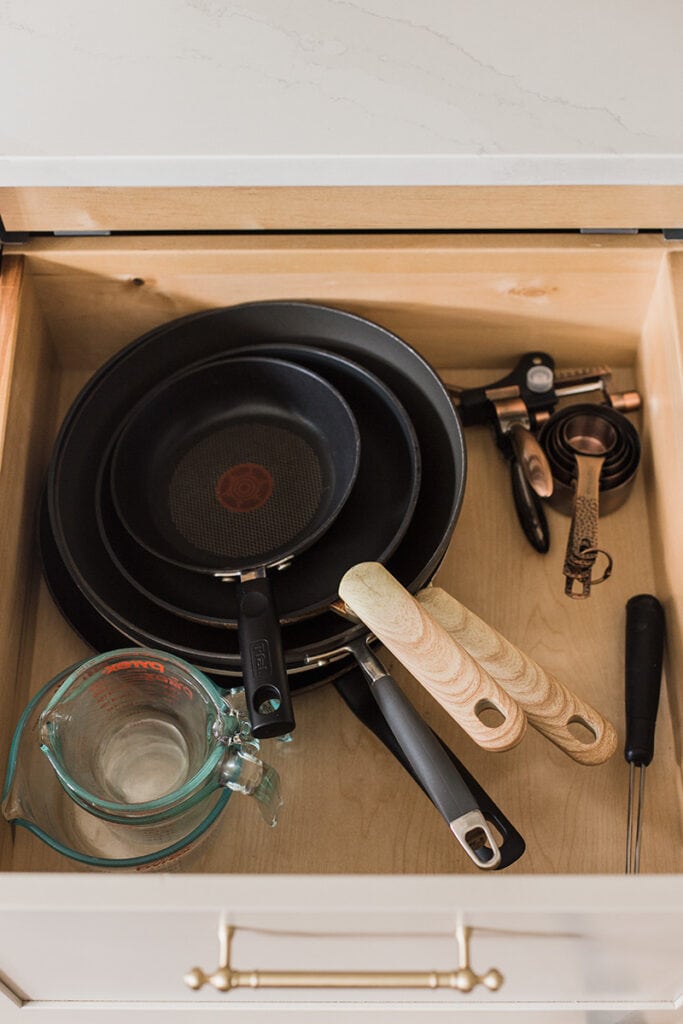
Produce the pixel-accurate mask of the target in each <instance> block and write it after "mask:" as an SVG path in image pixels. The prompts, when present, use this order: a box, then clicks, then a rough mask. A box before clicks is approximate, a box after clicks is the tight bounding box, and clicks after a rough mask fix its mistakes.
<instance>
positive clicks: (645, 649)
mask: <svg viewBox="0 0 683 1024" xmlns="http://www.w3.org/2000/svg"><path fill="white" fill-rule="evenodd" d="M664 632H665V622H664V609H663V608H662V606H661V604H660V603H659V601H658V600H657V598H656V597H653V595H652V594H636V595H635V597H632V598H630V600H629V601H628V602H627V604H626V687H625V696H626V745H625V747H624V757H625V758H626V761H627V762H628V763H629V764H635V765H648V764H649V763H650V761H651V760H652V757H653V755H654V750H655V724H656V721H657V709H658V706H659V691H660V688H661V681H662V661H663V656H664Z"/></svg>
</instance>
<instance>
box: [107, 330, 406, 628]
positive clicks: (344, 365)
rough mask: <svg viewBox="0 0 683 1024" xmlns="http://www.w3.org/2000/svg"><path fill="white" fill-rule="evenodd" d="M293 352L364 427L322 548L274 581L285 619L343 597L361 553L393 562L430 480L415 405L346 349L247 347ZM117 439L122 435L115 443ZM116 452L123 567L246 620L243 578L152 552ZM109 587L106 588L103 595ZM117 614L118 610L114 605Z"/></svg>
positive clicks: (169, 604)
mask: <svg viewBox="0 0 683 1024" xmlns="http://www.w3.org/2000/svg"><path fill="white" fill-rule="evenodd" d="M248 352H250V353H253V354H254V355H258V356H263V355H265V356H270V357H274V358H278V359H286V360H287V361H289V362H294V363H297V364H298V365H301V366H305V367H307V368H308V369H310V370H313V371H314V372H315V373H318V374H320V375H321V376H322V377H324V379H325V380H327V381H328V382H329V383H330V384H332V385H333V386H334V387H335V388H336V389H337V390H338V391H339V393H340V394H341V395H342V396H343V397H344V398H345V399H346V401H347V402H348V403H349V405H350V407H351V410H352V412H353V415H354V418H355V420H356V424H357V426H358V431H359V435H360V463H359V468H358V476H357V478H356V482H355V484H354V486H353V490H352V491H351V494H350V495H349V497H348V499H347V500H346V502H345V503H344V506H343V508H342V509H341V511H340V513H339V515H338V516H337V518H336V519H335V521H334V523H332V525H331V526H330V528H329V529H328V530H327V531H326V532H325V534H324V536H323V537H322V538H320V539H319V541H318V542H317V544H316V545H315V547H314V548H308V549H307V550H305V551H303V552H301V553H300V554H299V555H298V556H297V558H296V559H295V560H294V562H293V563H292V564H291V565H290V566H289V567H288V568H287V570H286V572H284V573H278V574H274V575H273V578H272V580H271V586H272V589H273V594H274V597H275V604H276V607H277V611H278V616H279V619H280V622H281V623H283V624H284V623H290V622H296V621H297V620H298V619H302V618H307V617H309V616H311V615H315V614H317V613H319V612H320V611H323V610H324V609H326V608H328V607H329V606H330V605H331V604H332V603H333V602H334V601H335V600H336V599H337V587H338V583H339V580H340V578H341V576H342V575H343V574H344V573H345V572H346V571H347V570H348V569H350V568H351V566H352V565H356V564H357V563H358V562H365V561H377V562H382V563H384V562H386V560H387V559H388V558H389V556H390V555H391V554H392V553H393V552H394V551H395V550H396V548H397V547H398V545H399V544H400V542H401V540H402V539H403V537H404V535H405V532H406V530H407V528H408V525H409V523H410V520H411V518H412V515H413V512H414V509H415V505H416V502H417V497H418V493H419V486H420V451H419V446H418V442H417V437H416V435H415V431H414V429H413V426H412V423H411V422H410V419H409V418H408V415H407V413H406V411H405V409H404V408H403V406H402V405H401V404H400V403H399V401H398V399H397V398H396V396H395V395H393V394H392V392H391V391H390V390H389V389H388V388H387V387H386V386H385V385H384V384H383V383H382V382H381V381H380V380H379V378H378V377H376V376H375V375H374V374H372V373H370V372H369V371H368V370H366V369H364V368H363V367H361V366H359V365H358V364H357V363H354V362H353V361H351V360H349V359H346V358H345V357H344V356H340V355H337V354H336V353H333V352H325V351H322V350H320V349H315V348H308V347H306V346H304V345H278V346H256V347H254V348H252V349H246V350H244V349H236V350H235V351H234V352H233V353H231V357H235V358H240V357H241V356H243V355H245V353H248ZM115 443H116V437H115V438H114V439H113V442H112V446H113V444H115ZM108 461H109V458H108V455H107V456H105V458H104V459H103V463H102V467H101V468H100V472H99V478H100V479H99V480H98V489H97V502H96V514H97V517H98V524H99V527H100V535H101V539H102V544H103V545H104V547H105V548H106V550H107V552H108V554H109V557H110V558H111V560H112V562H113V563H114V565H115V566H116V567H117V569H118V571H119V573H121V574H122V575H123V576H125V577H126V579H128V580H130V582H132V583H133V585H134V586H136V587H137V588H138V589H139V590H140V591H141V592H142V594H143V595H144V596H145V597H146V598H147V599H148V600H150V601H152V602H154V603H157V604H159V605H160V606H161V607H163V608H166V609H167V610H168V611H170V612H173V613H174V614H176V615H181V616H183V617H185V618H189V619H193V620H194V621H196V622H204V623H206V624H208V625H212V626H216V627H221V626H228V627H233V628H234V627H235V626H236V625H237V602H236V599H235V596H234V594H233V588H230V587H225V586H223V585H222V584H221V583H219V582H217V581H216V580H215V579H214V578H212V577H211V576H209V575H207V574H205V573H202V574H198V573H196V572H190V571H187V570H185V569H183V568H181V567H178V566H175V565H170V564H169V563H168V562H167V561H165V560H159V559H157V558H149V557H147V556H146V553H145V552H144V551H141V549H140V547H139V545H138V544H137V543H136V542H135V540H134V538H133V537H132V536H131V534H130V533H129V532H128V531H127V530H126V529H125V528H124V527H123V525H122V523H121V521H120V519H119V517H118V516H117V515H116V509H115V508H114V504H113V502H112V499H111V493H110V488H109V469H108ZM102 596H103V595H102ZM107 614H108V615H109V617H110V618H111V617H112V616H115V615H116V613H115V611H114V610H113V609H111V608H109V609H107Z"/></svg>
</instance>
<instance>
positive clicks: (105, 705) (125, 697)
mask: <svg viewBox="0 0 683 1024" xmlns="http://www.w3.org/2000/svg"><path fill="white" fill-rule="evenodd" d="M147 668H151V669H152V670H153V671H151V672H150V671H145V669H147ZM116 683H121V684H122V685H121V686H120V687H119V686H116V685H114V684H116ZM160 685H161V686H162V687H163V688H164V694H165V698H166V699H168V698H169V697H171V698H172V699H174V700H177V699H178V698H180V697H184V698H187V699H188V700H194V691H193V689H192V687H191V686H188V685H187V683H184V682H182V680H180V679H176V677H175V676H169V675H166V671H165V668H164V666H163V664H162V663H161V662H159V661H120V662H117V663H116V664H115V665H108V666H107V668H106V669H105V670H104V674H103V678H100V679H98V680H96V681H95V682H94V683H92V684H91V686H90V692H91V694H92V697H93V699H94V700H95V701H96V703H97V705H98V707H100V708H102V709H103V710H105V711H116V710H119V709H120V708H125V707H130V706H131V704H132V703H134V702H135V697H136V694H135V693H134V692H131V688H132V687H135V688H137V689H138V690H140V689H142V690H144V691H145V693H146V695H147V697H148V698H149V697H150V696H153V694H154V692H155V691H156V692H157V693H158V692H159V686H160Z"/></svg>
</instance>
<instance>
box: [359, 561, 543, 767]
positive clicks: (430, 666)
mask: <svg viewBox="0 0 683 1024" xmlns="http://www.w3.org/2000/svg"><path fill="white" fill-rule="evenodd" d="M339 596H340V598H341V599H342V601H343V602H344V604H345V605H346V607H347V608H348V609H349V610H350V612H351V613H352V614H354V615H356V616H357V617H358V618H359V619H360V620H361V621H362V622H364V623H365V625H366V626H367V627H368V629H370V630H371V631H372V633H373V634H374V635H375V636H376V637H377V639H378V640H380V641H381V642H382V643H383V644H384V646H385V647H386V648H387V649H388V650H389V651H391V653H392V654H393V655H395V657H397V658H398V659H399V661H401V662H402V664H403V665H405V667H406V668H407V669H408V671H409V672H411V673H412V675H414V676H415V678H416V679H417V680H418V681H419V682H420V683H422V685H423V686H424V687H425V689H427V690H428V691H429V692H430V693H431V694H432V696H433V697H435V699H436V700H437V701H438V702H439V703H440V704H441V705H442V706H443V707H444V708H445V709H446V710H447V711H448V712H449V714H450V715H451V716H452V717H453V718H454V719H455V720H456V722H458V724H459V725H460V726H461V727H462V728H463V729H464V730H465V731H466V732H467V733H468V735H469V736H471V737H472V739H473V740H475V742H477V743H478V744H479V745H480V746H481V747H485V748H486V749H487V750H507V749H509V748H510V747H513V746H515V744H516V743H519V741H520V740H521V738H522V736H523V735H524V731H525V729H526V718H525V716H524V713H523V711H522V709H521V708H520V706H519V704H517V703H516V702H515V701H514V700H513V699H512V697H510V695H509V694H508V693H506V691H505V690H504V689H503V688H502V687H500V686H499V685H498V683H496V682H495V681H494V680H493V679H492V678H491V676H490V675H489V673H488V672H486V670H485V669H483V668H482V667H481V666H480V665H479V664H477V662H476V661H475V660H474V659H473V658H472V657H470V655H469V654H468V653H467V652H466V651H465V650H464V649H463V648H462V647H461V646H460V645H459V644H458V643H456V642H455V641H454V640H453V639H452V638H451V637H450V636H449V635H448V633H447V632H446V631H445V630H444V629H443V627H442V626H440V625H439V623H438V622H436V621H435V620H434V619H433V618H432V617H431V616H429V615H427V613H426V612H425V611H424V609H423V608H422V607H421V605H420V604H419V603H418V602H417V601H416V600H415V598H414V597H413V596H412V595H411V594H409V593H408V591H407V590H406V589H405V587H403V586H401V584H400V583H399V582H398V580H396V579H395V578H394V577H393V576H392V575H391V573H390V572H388V571H387V570H386V569H385V568H384V566H382V565H380V564H379V563H378V562H362V563H360V564H359V565H355V566H353V568H351V569H349V571H348V572H347V573H346V574H345V575H344V576H343V577H342V580H341V582H340V584H339ZM491 709H494V710H495V711H496V712H498V716H497V717H500V718H502V721H500V722H496V723H495V724H488V723H487V721H486V719H485V718H484V717H482V716H483V714H484V712H486V711H489V710H491Z"/></svg>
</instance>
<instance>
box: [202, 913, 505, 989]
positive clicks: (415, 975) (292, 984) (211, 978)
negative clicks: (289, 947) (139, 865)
mask: <svg viewBox="0 0 683 1024" xmlns="http://www.w3.org/2000/svg"><path fill="white" fill-rule="evenodd" d="M236 930H237V929H236V928H235V927H234V926H230V925H223V924H221V927H220V929H219V939H220V945H221V957H220V959H221V963H220V966H219V967H218V969H217V970H216V971H214V972H213V974H206V973H205V972H204V971H203V970H202V969H201V967H193V968H192V970H191V971H188V973H187V974H186V975H185V977H184V981H185V984H186V985H188V986H189V987H190V988H191V989H195V990H198V989H200V988H202V987H203V986H204V985H213V987H214V988H215V989H217V991H219V992H231V991H232V990H233V989H236V988H252V989H255V988H288V989H291V988H317V989H321V988H377V989H385V988H386V989H390V988H400V989H404V988H414V989H422V988H428V989H437V988H449V989H455V990H456V991H458V992H471V991H472V990H473V989H474V988H476V987H477V985H483V986H484V987H485V988H487V989H489V991H491V992H496V991H497V990H498V989H499V988H500V987H501V985H502V984H503V981H504V978H503V975H502V974H501V973H500V971H498V970H496V968H495V967H493V968H491V969H490V970H488V971H487V972H486V973H485V974H483V975H480V974H475V972H474V971H473V970H472V968H471V967H470V937H471V934H472V929H471V928H467V927H464V926H461V925H460V926H458V928H457V929H456V933H455V935H456V940H457V943H458V967H457V969H456V970H454V971H238V970H236V969H235V968H233V967H232V966H231V963H230V960H231V955H230V954H231V948H232V939H233V936H234V934H235V931H236Z"/></svg>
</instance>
